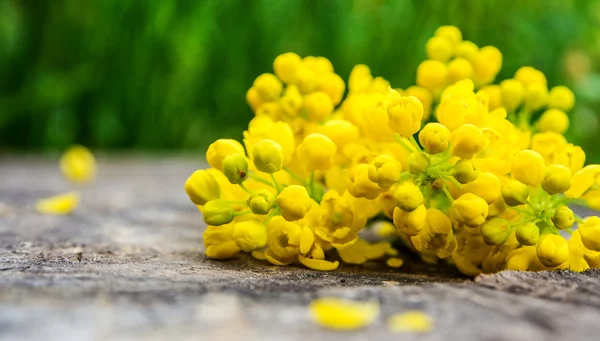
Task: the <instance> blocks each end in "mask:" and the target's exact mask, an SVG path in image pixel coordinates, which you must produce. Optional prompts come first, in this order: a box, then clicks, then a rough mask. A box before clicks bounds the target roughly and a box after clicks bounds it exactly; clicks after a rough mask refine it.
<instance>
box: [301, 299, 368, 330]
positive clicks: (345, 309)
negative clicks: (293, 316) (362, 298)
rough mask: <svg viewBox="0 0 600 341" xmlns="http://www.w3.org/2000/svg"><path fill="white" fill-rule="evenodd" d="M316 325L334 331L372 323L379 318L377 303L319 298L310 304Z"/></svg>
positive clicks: (352, 328)
mask: <svg viewBox="0 0 600 341" xmlns="http://www.w3.org/2000/svg"><path fill="white" fill-rule="evenodd" d="M310 313H311V316H312V318H313V320H315V321H316V322H317V323H318V324H320V325H322V326H324V327H327V328H330V329H334V330H354V329H359V328H362V327H365V326H368V325H369V324H371V323H373V322H374V321H375V320H376V319H377V317H378V316H379V303H377V301H373V302H353V301H349V300H344V299H340V298H319V299H317V300H315V301H313V302H312V303H311V304H310Z"/></svg>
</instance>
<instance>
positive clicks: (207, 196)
mask: <svg viewBox="0 0 600 341" xmlns="http://www.w3.org/2000/svg"><path fill="white" fill-rule="evenodd" d="M426 51H427V55H428V58H429V59H428V60H426V61H424V62H422V63H421V64H420V65H419V67H418V69H417V75H416V82H417V85H414V86H411V87H409V88H407V89H397V88H396V89H394V88H392V87H391V86H390V83H389V82H388V81H386V80H385V79H383V78H381V77H373V76H372V74H371V71H370V70H369V68H368V67H367V66H365V65H357V66H356V67H355V68H354V69H353V70H352V72H351V73H350V76H349V79H348V89H347V95H346V97H345V98H344V99H343V101H342V98H343V94H344V92H345V90H346V89H345V88H346V86H345V84H344V81H343V80H342V78H341V77H340V76H338V75H337V74H335V73H334V70H333V66H332V65H331V63H330V62H329V61H328V60H327V59H325V58H323V57H305V58H303V59H302V58H301V57H300V56H298V55H296V54H294V53H286V54H283V55H280V56H278V57H277V58H276V59H275V62H274V70H275V73H274V74H263V75H260V76H259V77H258V78H257V79H256V81H255V82H254V84H253V85H252V87H251V88H250V90H249V91H248V93H247V95H246V98H247V100H248V102H249V104H250V107H251V108H252V110H253V111H254V113H255V115H256V116H255V118H253V119H252V120H251V121H250V124H249V126H248V130H247V131H245V132H244V141H243V142H244V145H242V144H240V143H239V142H237V141H235V140H227V139H221V140H217V141H216V142H214V143H213V144H212V145H211V146H210V147H209V148H208V150H207V153H206V159H207V161H208V163H209V165H210V166H211V168H210V169H207V170H198V171H196V172H195V173H193V174H192V175H191V176H190V178H189V179H188V180H187V182H186V184H185V189H186V192H187V194H188V195H189V197H190V199H191V200H192V201H193V202H194V204H196V205H197V206H198V208H199V209H200V211H201V212H202V215H203V218H204V221H205V222H206V224H207V225H208V228H207V229H206V232H205V233H204V244H205V247H206V255H207V256H208V257H211V258H217V259H225V258H230V257H233V256H235V255H236V254H238V253H239V252H248V253H251V254H252V256H253V257H254V258H256V259H260V260H266V261H268V262H270V263H271V264H274V265H288V264H292V263H296V264H302V265H304V266H306V267H308V268H311V269H315V270H334V269H336V268H337V267H338V266H339V263H340V261H341V262H343V263H349V264H363V263H365V262H367V261H369V260H375V259H386V261H387V264H388V265H389V266H390V267H400V266H401V265H402V259H401V258H399V255H398V251H397V250H396V249H394V248H393V247H392V246H391V245H392V244H391V242H392V241H393V240H394V239H398V240H400V241H402V242H403V243H405V244H406V246H407V247H408V248H409V249H411V250H413V251H414V252H416V253H418V254H419V255H420V256H421V259H422V260H423V261H424V262H428V263H433V262H448V263H451V264H454V265H455V266H456V267H457V268H458V269H459V270H460V271H461V272H463V273H465V274H467V275H469V276H476V275H478V274H480V273H490V272H496V271H500V270H503V269H514V270H542V269H571V270H575V271H583V270H585V269H587V268H590V267H598V266H600V218H598V217H588V218H586V219H583V218H581V217H579V216H577V215H576V214H575V213H574V212H573V211H572V210H571V209H570V208H569V205H573V204H578V205H586V206H588V207H592V208H600V166H599V165H588V166H585V167H584V164H585V153H584V152H583V150H582V149H581V148H580V147H578V146H575V145H573V144H571V143H569V142H568V141H567V140H566V138H565V137H564V136H563V133H564V132H565V131H566V129H567V128H568V124H569V118H568V115H567V113H568V112H569V111H570V110H571V108H572V107H573V105H574V96H573V93H572V92H571V91H570V90H569V89H568V88H566V87H564V86H556V87H554V88H552V89H551V90H550V91H548V90H547V82H546V78H545V76H544V75H543V73H541V72H540V71H538V70H535V69H533V68H531V67H523V68H521V69H519V70H518V71H517V73H516V75H515V77H514V79H509V80H505V81H502V82H500V84H499V85H495V84H491V83H493V82H494V80H495V78H496V75H497V74H498V72H499V70H500V68H501V65H502V54H501V53H500V51H499V50H498V49H496V48H495V47H492V46H486V47H483V48H478V47H477V46H476V45H475V44H474V43H472V42H469V41H463V40H462V34H461V32H460V31H459V30H458V29H457V28H456V27H453V26H444V27H440V28H439V29H438V30H437V31H436V32H435V35H434V37H432V38H431V39H430V40H429V41H428V42H427V46H426ZM533 117H539V118H538V119H537V120H536V122H532V118H533ZM376 218H379V219H380V220H383V221H384V224H387V225H386V226H391V224H390V223H389V221H392V222H393V226H394V229H393V230H392V231H391V232H392V233H387V234H386V239H384V240H382V241H379V242H374V241H372V240H369V241H368V240H366V239H364V238H362V237H361V236H362V234H361V233H360V232H361V230H363V229H365V228H366V227H368V226H370V225H371V223H372V222H373V221H374V220H375V219H376ZM576 227H577V229H576ZM568 234H570V238H569V239H568V240H567V239H565V237H564V236H565V235H568Z"/></svg>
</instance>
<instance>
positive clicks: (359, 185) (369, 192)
mask: <svg viewBox="0 0 600 341" xmlns="http://www.w3.org/2000/svg"><path fill="white" fill-rule="evenodd" d="M370 167H371V166H370V165H367V164H359V165H357V166H355V167H353V168H352V170H351V171H350V187H348V193H350V194H351V195H352V196H354V197H356V198H367V199H371V200H373V199H375V198H377V196H378V195H379V194H380V193H381V191H382V190H381V188H380V187H379V185H378V184H376V183H374V182H373V181H371V180H370V179H369V169H370Z"/></svg>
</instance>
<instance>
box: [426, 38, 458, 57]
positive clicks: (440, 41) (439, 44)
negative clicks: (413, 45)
mask: <svg viewBox="0 0 600 341" xmlns="http://www.w3.org/2000/svg"><path fill="white" fill-rule="evenodd" d="M425 50H426V52H427V57H428V58H429V59H433V60H439V61H441V62H447V61H448V60H449V59H450V58H451V57H452V42H451V41H450V39H448V38H446V37H443V36H433V37H431V38H429V40H427V44H426V45H425Z"/></svg>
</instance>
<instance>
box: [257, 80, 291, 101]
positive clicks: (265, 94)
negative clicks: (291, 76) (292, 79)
mask: <svg viewBox="0 0 600 341" xmlns="http://www.w3.org/2000/svg"><path fill="white" fill-rule="evenodd" d="M252 87H253V88H255V89H256V91H257V92H258V94H259V95H260V98H262V99H263V100H264V101H265V102H270V101H274V100H276V99H278V98H279V96H280V95H281V91H282V90H283V85H282V84H281V81H280V80H279V79H278V78H277V77H275V75H273V74H271V73H263V74H262V75H260V76H258V77H256V79H255V80H254V84H252Z"/></svg>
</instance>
